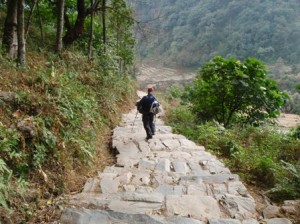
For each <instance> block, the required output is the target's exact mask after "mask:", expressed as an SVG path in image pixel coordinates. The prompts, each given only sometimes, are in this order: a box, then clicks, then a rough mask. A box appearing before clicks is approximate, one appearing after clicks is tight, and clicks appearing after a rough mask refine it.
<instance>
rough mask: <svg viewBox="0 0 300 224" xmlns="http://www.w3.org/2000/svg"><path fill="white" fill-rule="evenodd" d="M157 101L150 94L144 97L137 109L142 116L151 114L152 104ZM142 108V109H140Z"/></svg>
mask: <svg viewBox="0 0 300 224" xmlns="http://www.w3.org/2000/svg"><path fill="white" fill-rule="evenodd" d="M155 100H156V98H155V97H154V96H153V95H152V94H151V93H148V95H147V96H144V97H143V98H142V99H141V100H140V101H139V102H138V103H137V107H138V110H139V112H140V113H142V114H149V113H151V112H150V109H151V105H152V103H153V102H154V101H155ZM139 108H141V109H139Z"/></svg>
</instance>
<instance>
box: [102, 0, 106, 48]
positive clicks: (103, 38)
mask: <svg viewBox="0 0 300 224" xmlns="http://www.w3.org/2000/svg"><path fill="white" fill-rule="evenodd" d="M105 17H106V0H102V32H103V36H102V41H103V52H104V53H106V22H105Z"/></svg>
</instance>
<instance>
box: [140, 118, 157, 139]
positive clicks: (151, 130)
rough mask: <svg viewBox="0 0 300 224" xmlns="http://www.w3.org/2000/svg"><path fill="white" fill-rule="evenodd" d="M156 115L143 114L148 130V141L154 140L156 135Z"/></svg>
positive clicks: (145, 126)
mask: <svg viewBox="0 0 300 224" xmlns="http://www.w3.org/2000/svg"><path fill="white" fill-rule="evenodd" d="M153 121H154V114H152V113H149V114H143V125H144V128H145V130H146V134H147V139H150V138H152V135H154V134H155V124H154V122H153Z"/></svg>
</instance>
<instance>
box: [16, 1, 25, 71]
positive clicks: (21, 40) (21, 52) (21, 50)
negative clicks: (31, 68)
mask: <svg viewBox="0 0 300 224" xmlns="http://www.w3.org/2000/svg"><path fill="white" fill-rule="evenodd" d="M17 13H18V15H17V21H18V26H17V27H18V32H17V33H18V66H24V65H25V64H26V60H25V35H24V0H18V9H17Z"/></svg>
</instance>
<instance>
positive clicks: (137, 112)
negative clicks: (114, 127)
mask: <svg viewBox="0 0 300 224" xmlns="http://www.w3.org/2000/svg"><path fill="white" fill-rule="evenodd" d="M138 114H139V111H136V115H135V118H134V120H133V124H132V128H131V132H133V126H134V124H135V120H136V118H137V116H138Z"/></svg>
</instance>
